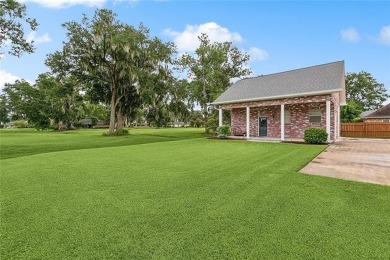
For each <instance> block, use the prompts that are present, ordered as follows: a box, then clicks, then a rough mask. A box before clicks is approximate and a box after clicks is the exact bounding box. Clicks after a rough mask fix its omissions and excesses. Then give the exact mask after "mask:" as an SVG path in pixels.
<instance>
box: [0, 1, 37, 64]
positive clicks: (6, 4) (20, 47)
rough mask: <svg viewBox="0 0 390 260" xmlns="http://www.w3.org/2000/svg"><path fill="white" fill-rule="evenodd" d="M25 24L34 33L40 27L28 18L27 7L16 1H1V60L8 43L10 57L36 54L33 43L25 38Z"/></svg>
mask: <svg viewBox="0 0 390 260" xmlns="http://www.w3.org/2000/svg"><path fill="white" fill-rule="evenodd" d="M23 24H27V25H28V26H29V27H30V29H31V30H33V31H35V30H36V29H37V26H38V23H37V21H36V20H35V19H33V18H29V17H27V10H26V5H24V4H22V3H19V2H17V1H15V0H2V1H0V32H1V33H0V59H1V55H2V54H4V51H5V50H4V49H5V48H6V47H7V48H8V46H7V45H8V43H9V44H10V46H9V48H8V49H9V50H8V53H9V54H10V55H13V56H16V57H20V56H21V55H22V54H23V53H24V52H27V53H32V52H34V45H33V42H28V41H27V40H26V38H25V35H24V30H23Z"/></svg>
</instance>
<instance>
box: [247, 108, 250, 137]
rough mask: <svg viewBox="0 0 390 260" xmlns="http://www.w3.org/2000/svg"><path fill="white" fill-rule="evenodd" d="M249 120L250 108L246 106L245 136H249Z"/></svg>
mask: <svg viewBox="0 0 390 260" xmlns="http://www.w3.org/2000/svg"><path fill="white" fill-rule="evenodd" d="M250 122H251V117H250V108H249V107H246V138H247V139H249V138H250V135H251V134H250V129H251V128H250Z"/></svg>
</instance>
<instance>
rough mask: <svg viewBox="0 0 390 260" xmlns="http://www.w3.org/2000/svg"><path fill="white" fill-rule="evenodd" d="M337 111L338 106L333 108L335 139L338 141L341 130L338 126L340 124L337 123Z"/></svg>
mask: <svg viewBox="0 0 390 260" xmlns="http://www.w3.org/2000/svg"><path fill="white" fill-rule="evenodd" d="M337 114H338V113H337V111H336V106H334V108H333V117H334V125H333V133H334V134H333V141H336V139H337V137H338V134H339V130H338V129H337V128H338V124H337Z"/></svg>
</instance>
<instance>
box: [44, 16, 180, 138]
mask: <svg viewBox="0 0 390 260" xmlns="http://www.w3.org/2000/svg"><path fill="white" fill-rule="evenodd" d="M63 26H64V28H65V29H66V30H67V37H68V41H67V42H66V43H65V44H64V47H63V50H62V52H56V53H54V54H52V55H49V57H48V59H47V61H46V64H47V65H48V66H49V67H50V68H51V69H52V71H53V72H54V73H56V74H58V75H65V74H71V75H73V76H74V77H75V78H77V80H78V81H80V82H84V83H85V84H87V85H89V86H90V87H92V88H94V90H92V91H93V92H94V95H95V97H98V98H99V99H100V101H104V102H106V103H107V104H108V105H109V106H110V111H111V112H110V130H109V133H111V134H112V133H114V132H115V131H118V130H121V127H122V126H123V124H122V120H123V117H124V116H126V114H128V113H131V111H132V110H134V109H135V108H136V106H139V102H138V101H137V100H132V99H137V98H138V97H137V95H135V92H134V91H136V92H138V91H139V89H140V88H142V87H144V85H142V83H143V82H141V78H142V79H145V78H147V77H150V76H151V75H154V77H156V75H157V76H158V77H159V76H160V75H163V74H166V71H167V64H168V63H169V62H170V58H171V55H172V53H173V52H174V48H173V46H172V45H171V44H170V43H164V42H162V41H161V40H159V39H158V38H154V39H151V38H150V37H149V30H148V29H147V28H146V27H145V26H143V25H142V24H141V25H140V26H139V27H138V28H134V27H133V26H130V25H127V24H123V23H121V22H120V21H118V20H117V19H116V15H115V14H114V13H113V12H112V11H110V10H106V9H100V10H97V11H96V12H95V15H94V17H93V18H92V19H89V18H88V17H87V16H85V15H84V17H83V19H82V20H81V22H80V23H78V22H75V21H72V22H67V23H65V24H64V25H63ZM146 81H147V80H145V82H146Z"/></svg>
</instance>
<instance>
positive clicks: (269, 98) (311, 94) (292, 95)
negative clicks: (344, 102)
mask: <svg viewBox="0 0 390 260" xmlns="http://www.w3.org/2000/svg"><path fill="white" fill-rule="evenodd" d="M341 91H342V89H331V90H324V91H316V92H306V93H298V94H289V95H279V96H270V97H264V98H248V99H238V100H229V101H222V102H213V103H211V105H223V104H232V103H244V102H254V101H262V100H272V99H282V98H295V97H306V96H316V95H324V94H331V93H334V92H341Z"/></svg>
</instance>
